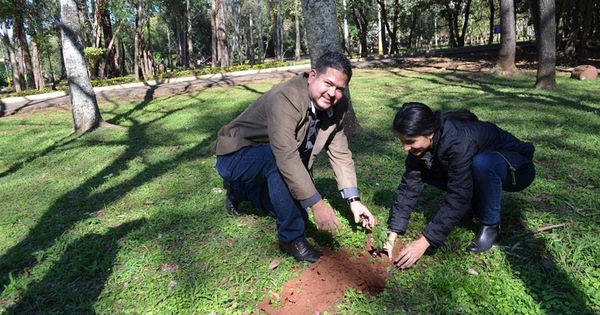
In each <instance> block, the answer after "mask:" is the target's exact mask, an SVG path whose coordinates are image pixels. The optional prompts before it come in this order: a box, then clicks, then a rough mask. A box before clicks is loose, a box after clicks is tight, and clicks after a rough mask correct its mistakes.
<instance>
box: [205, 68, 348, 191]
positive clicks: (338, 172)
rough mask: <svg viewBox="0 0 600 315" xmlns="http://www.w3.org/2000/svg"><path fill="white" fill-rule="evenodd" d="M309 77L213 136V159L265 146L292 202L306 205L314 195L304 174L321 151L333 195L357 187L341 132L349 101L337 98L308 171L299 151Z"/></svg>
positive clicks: (275, 92)
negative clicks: (332, 180) (328, 167)
mask: <svg viewBox="0 0 600 315" xmlns="http://www.w3.org/2000/svg"><path fill="white" fill-rule="evenodd" d="M307 78H308V73H304V74H300V75H298V76H296V77H294V78H292V79H291V80H289V81H286V82H284V83H281V84H279V85H277V86H275V87H274V88H273V89H271V90H270V91H268V92H266V93H265V94H263V95H262V96H261V97H259V98H258V99H257V100H256V101H255V102H254V103H252V104H251V105H250V106H248V108H246V110H245V111H244V112H242V113H241V114H240V115H239V116H238V117H237V118H235V119H234V120H233V121H232V122H230V123H229V124H227V125H225V126H223V128H221V130H220V131H219V134H218V136H217V144H216V153H217V155H226V154H230V153H233V152H235V151H237V150H239V149H241V148H243V147H246V146H256V145H261V144H269V145H270V146H271V149H272V151H273V154H274V155H275V161H276V163H277V167H278V168H279V171H280V172H281V174H282V175H283V178H284V180H285V182H286V183H287V185H288V187H289V189H290V191H291V193H292V196H294V198H296V199H297V200H306V199H308V198H310V197H312V196H313V195H315V194H316V193H317V189H316V188H315V186H314V183H313V181H312V177H311V175H310V173H309V170H310V169H312V165H313V162H314V160H315V157H316V156H317V155H318V154H319V153H320V152H321V151H322V150H323V149H325V150H326V152H327V156H328V158H329V162H330V163H331V167H332V169H333V172H334V175H335V178H336V181H337V185H338V189H339V190H342V189H344V188H353V187H357V181H356V172H355V169H354V162H353V160H352V152H350V149H349V148H348V140H347V138H346V134H345V133H344V129H343V126H342V123H343V120H344V116H345V114H346V111H347V110H348V99H347V98H346V97H344V98H342V99H341V100H340V101H339V102H338V103H337V104H336V105H334V106H333V107H332V110H331V111H329V112H328V115H327V116H328V117H327V118H325V119H323V120H322V123H321V126H320V130H319V133H318V135H317V139H316V140H315V144H314V148H313V151H312V154H311V156H310V159H309V162H308V169H307V168H306V167H305V166H304V164H303V163H302V160H301V158H300V153H299V151H298V147H299V146H300V145H301V144H302V142H303V140H304V138H305V137H306V132H307V130H308V124H309V116H308V104H309V97H308V82H307Z"/></svg>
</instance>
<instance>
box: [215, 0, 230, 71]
mask: <svg viewBox="0 0 600 315" xmlns="http://www.w3.org/2000/svg"><path fill="white" fill-rule="evenodd" d="M213 1H214V2H216V6H215V9H216V10H217V11H216V12H215V13H214V14H215V25H216V27H217V59H218V62H219V65H220V66H221V68H225V67H227V66H229V53H228V50H227V27H226V26H225V12H224V11H225V10H224V7H223V0H213Z"/></svg>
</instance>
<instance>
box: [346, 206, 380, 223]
mask: <svg viewBox="0 0 600 315" xmlns="http://www.w3.org/2000/svg"><path fill="white" fill-rule="evenodd" d="M350 210H352V214H354V223H358V222H360V219H361V218H362V220H363V222H362V226H364V227H366V228H367V229H369V230H370V229H372V228H374V227H375V225H377V220H375V217H374V216H373V215H372V214H371V212H370V211H369V209H368V208H367V206H365V205H364V204H363V203H362V202H360V201H354V202H352V203H350Z"/></svg>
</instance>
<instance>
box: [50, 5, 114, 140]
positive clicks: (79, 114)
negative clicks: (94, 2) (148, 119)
mask: <svg viewBox="0 0 600 315" xmlns="http://www.w3.org/2000/svg"><path fill="white" fill-rule="evenodd" d="M78 17H79V14H77V2H76V0H60V26H61V33H62V47H63V50H64V51H63V55H64V58H65V66H66V70H67V79H68V81H69V89H70V94H71V107H72V109H71V111H72V116H73V129H74V130H75V131H83V132H89V131H92V130H94V129H96V128H97V127H99V126H100V125H101V124H102V123H103V120H102V116H101V115H100V110H99V109H98V101H97V100H96V94H95V92H94V89H93V88H92V83H91V82H90V78H89V75H88V71H87V67H86V64H85V59H84V56H83V47H82V44H81V40H80V38H79V37H78V36H79V34H81V26H80V24H79V19H78Z"/></svg>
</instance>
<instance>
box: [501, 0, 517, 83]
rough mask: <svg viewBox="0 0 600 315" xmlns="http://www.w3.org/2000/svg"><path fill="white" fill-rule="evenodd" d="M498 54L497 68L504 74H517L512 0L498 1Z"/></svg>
mask: <svg viewBox="0 0 600 315" xmlns="http://www.w3.org/2000/svg"><path fill="white" fill-rule="evenodd" d="M500 21H501V27H502V29H501V31H500V53H499V56H498V67H499V68H500V69H501V70H502V71H504V72H506V73H509V74H511V73H515V72H517V66H516V65H515V50H516V48H517V39H516V31H515V27H516V25H515V7H514V0H500Z"/></svg>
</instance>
